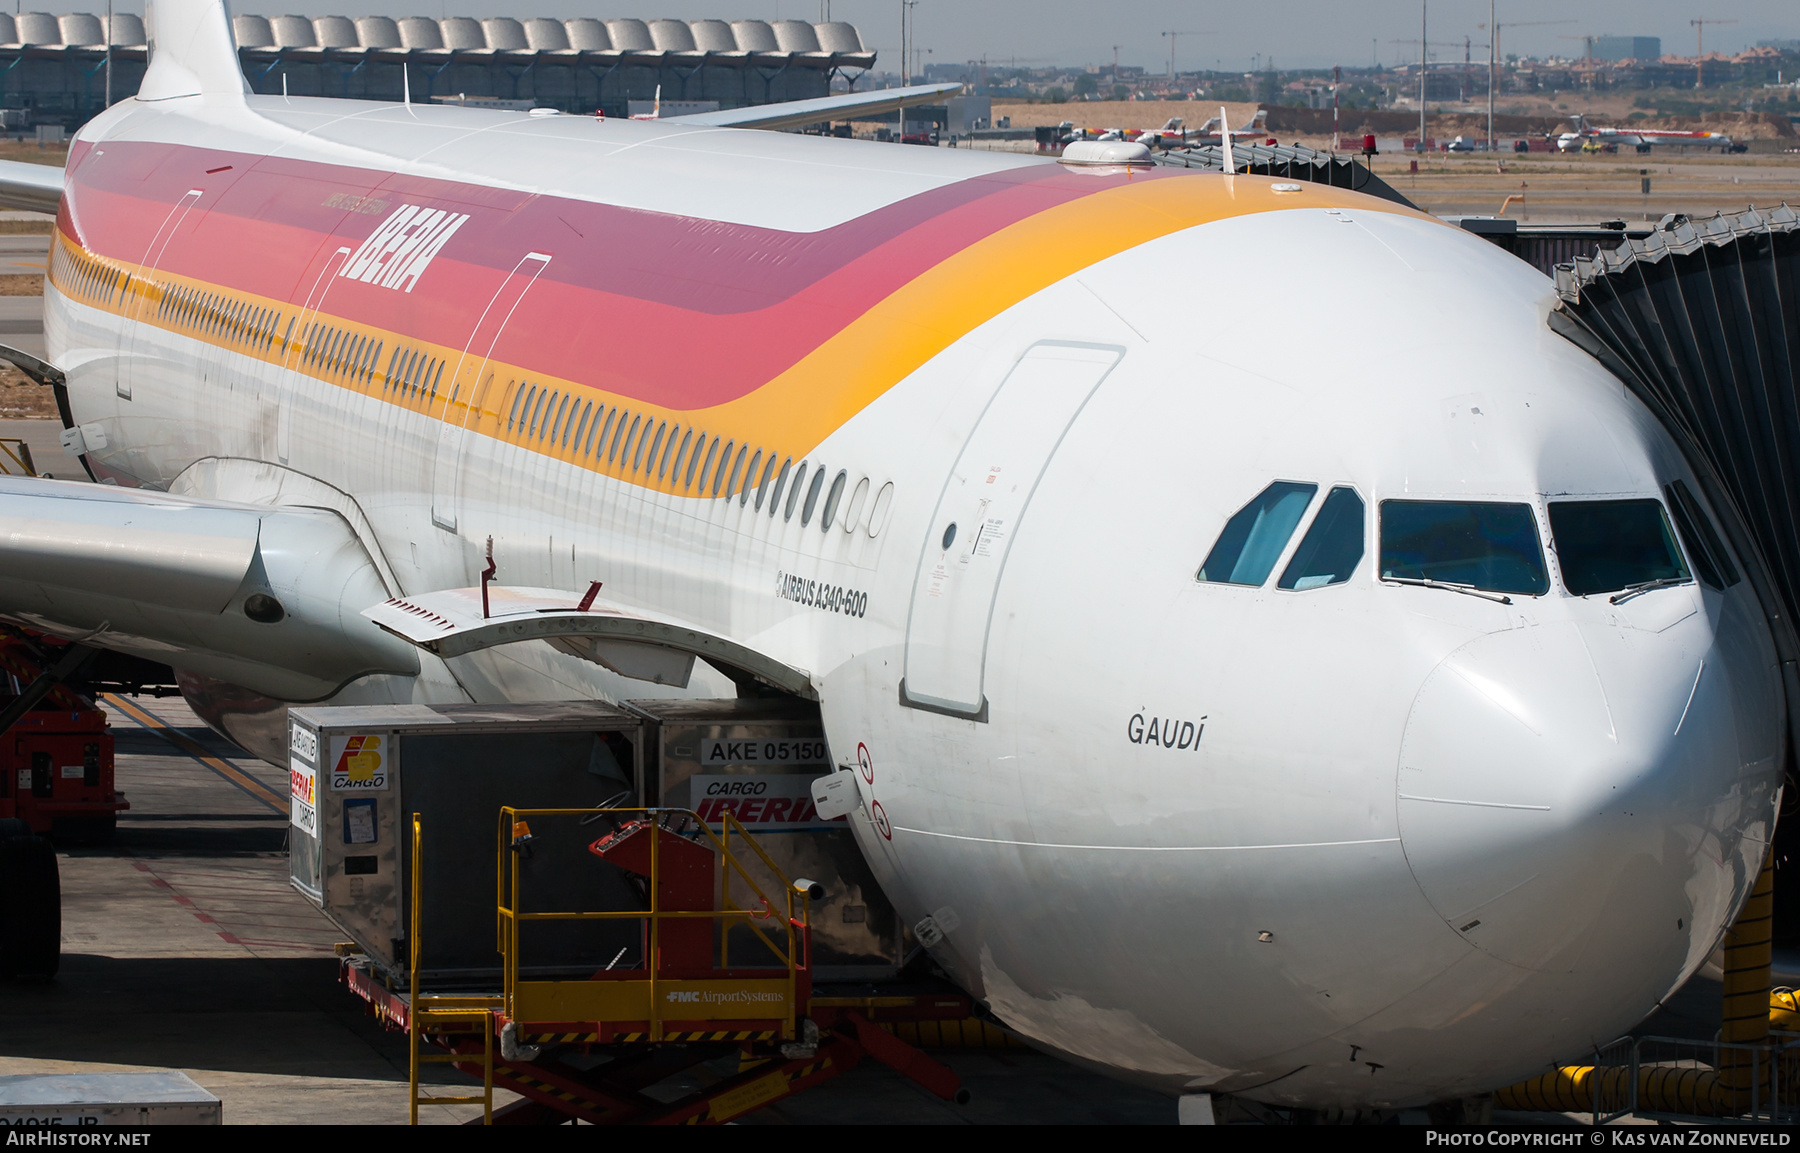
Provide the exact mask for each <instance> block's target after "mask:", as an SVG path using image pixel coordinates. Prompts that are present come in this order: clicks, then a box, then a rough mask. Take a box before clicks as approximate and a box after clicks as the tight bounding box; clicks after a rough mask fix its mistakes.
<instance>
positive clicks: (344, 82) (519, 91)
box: [0, 12, 875, 131]
mask: <svg viewBox="0 0 1800 1153" xmlns="http://www.w3.org/2000/svg"><path fill="white" fill-rule="evenodd" d="M106 23H107V22H106V19H105V18H104V17H102V16H95V15H92V14H90V13H85V12H75V13H70V14H68V15H64V16H53V15H49V14H47V13H41V12H31V13H24V14H22V15H17V16H14V15H9V14H0V108H5V109H7V110H8V114H7V116H6V118H5V119H6V127H7V128H8V129H10V130H18V129H29V128H30V127H31V126H33V125H61V126H63V127H64V128H65V129H67V130H69V131H73V130H74V129H75V128H77V127H79V126H80V125H81V124H83V123H85V122H86V121H87V120H88V119H90V118H91V117H93V116H94V115H95V114H97V113H98V112H99V111H100V110H101V109H103V108H105V107H106V101H107V96H108V87H109V79H108V73H109V72H110V95H111V98H112V99H113V100H114V101H117V100H120V99H123V98H125V97H127V96H130V95H132V94H133V93H135V92H136V91H137V87H138V83H139V81H140V80H141V79H142V77H143V74H144V60H145V55H146V48H145V44H146V37H145V34H144V23H143V20H142V19H141V18H139V17H137V16H131V15H119V16H114V17H113V18H112V27H111V28H110V29H108V28H107V27H106ZM232 24H233V30H234V31H235V32H236V34H237V42H238V54H239V56H240V57H241V58H242V60H243V65H244V75H245V76H246V77H247V78H248V79H249V81H250V84H251V86H252V87H253V88H254V89H255V90H256V91H257V92H261V93H269V94H274V93H280V92H282V91H283V90H284V89H285V90H286V91H287V92H290V93H292V94H293V95H295V96H340V97H347V98H350V99H367V100H398V99H400V97H401V92H402V85H403V82H404V81H403V77H402V70H403V69H408V70H410V81H411V86H412V96H413V99H414V100H420V101H424V100H432V99H444V98H456V97H464V98H466V99H468V100H469V101H470V102H474V101H477V100H481V101H488V100H501V101H523V102H526V103H527V104H528V105H535V106H539V107H550V108H558V109H561V110H562V111H564V112H575V113H593V112H595V111H604V112H605V113H606V115H608V116H624V115H626V114H627V113H628V112H629V111H631V110H632V109H631V102H633V101H650V100H652V99H654V98H655V97H656V94H657V91H658V89H660V90H661V93H662V98H663V101H664V103H665V107H666V106H667V105H668V104H670V103H671V102H680V103H688V102H697V101H704V102H709V103H710V104H716V105H717V106H718V107H720V108H738V107H743V106H745V105H751V104H768V103H774V102H777V101H784V100H803V99H807V98H810V97H816V96H824V95H826V94H828V93H829V92H830V90H831V82H832V79H833V78H834V77H835V76H840V75H842V76H846V77H848V78H850V79H854V78H856V77H857V76H859V75H860V74H861V73H863V72H864V71H867V70H868V68H869V67H870V66H871V65H872V64H873V63H874V62H875V54H874V53H873V52H871V51H869V50H867V49H866V48H865V47H864V46H863V42H862V37H861V36H860V35H858V33H857V30H856V29H855V27H853V26H852V25H849V24H845V23H841V22H833V23H822V24H813V23H808V22H806V21H803V20H774V21H765V20H734V21H724V20H629V19H622V20H600V19H595V18H591V17H578V18H576V19H571V20H548V19H529V20H519V19H514V18H513V17H510V16H495V17H490V18H488V19H484V20H477V19H473V18H471V17H467V16H451V17H446V18H444V19H432V18H428V17H423V16H408V17H403V18H400V19H392V18H390V17H387V16H362V17H355V18H352V17H348V16H320V17H317V18H308V17H304V16H250V15H245V16H236V17H234V18H233V20H232ZM108 40H110V41H111V51H110V53H109V52H108V45H107V42H108ZM109 57H110V64H111V67H110V69H109V68H108V62H109Z"/></svg>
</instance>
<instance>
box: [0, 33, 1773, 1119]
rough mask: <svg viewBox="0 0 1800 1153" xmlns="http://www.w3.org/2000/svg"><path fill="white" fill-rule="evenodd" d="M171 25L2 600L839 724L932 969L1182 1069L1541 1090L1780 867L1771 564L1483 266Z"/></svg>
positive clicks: (141, 635) (235, 714) (1491, 259)
mask: <svg viewBox="0 0 1800 1153" xmlns="http://www.w3.org/2000/svg"><path fill="white" fill-rule="evenodd" d="M153 25H154V28H153V32H154V47H153V55H152V60H151V63H150V67H149V70H148V73H147V75H146V77H145V79H144V85H143V90H142V91H141V92H140V93H139V95H138V96H137V97H136V98H135V99H132V100H128V101H125V102H123V103H121V104H119V105H117V106H115V107H113V108H112V109H110V110H108V111H107V112H106V113H104V114H103V115H101V116H99V117H98V118H96V119H95V120H94V121H92V122H91V123H90V124H88V126H87V127H85V128H84V129H83V130H82V131H81V132H80V134H79V136H78V138H77V140H76V141H75V143H74V146H73V147H72V149H71V151H70V156H69V161H68V166H67V170H66V175H65V176H64V177H63V181H64V183H63V184H62V186H61V206H60V211H59V213H58V218H57V226H56V233H55V238H54V248H53V252H52V256H51V264H50V274H49V282H48V285H47V288H46V295H45V333H46V342H47V345H48V348H49V350H50V359H51V360H52V361H53V362H54V365H55V367H56V368H57V369H60V370H61V372H62V373H64V374H66V386H65V392H66V405H67V421H68V423H69V425H70V426H71V428H72V430H73V431H72V432H70V433H69V437H70V439H71V441H72V442H73V443H74V446H75V447H76V448H77V449H79V450H80V451H82V452H83V453H84V456H85V459H86V461H87V462H88V463H89V465H90V466H91V467H92V469H93V471H94V473H95V474H96V475H97V476H98V478H99V479H100V480H101V481H102V484H100V485H90V484H75V483H66V482H55V481H23V480H22V481H16V482H10V483H9V484H8V485H7V487H5V488H4V490H0V526H3V529H4V539H5V542H6V543H5V545H4V547H5V549H6V559H5V562H4V566H3V569H0V613H4V615H6V616H7V617H8V618H10V619H12V620H15V621H19V622H25V623H28V624H29V625H31V626H32V627H35V628H39V629H44V630H48V631H51V632H54V633H56V634H59V635H62V636H65V637H75V638H84V639H85V640H86V641H87V643H90V644H95V645H102V646H108V647H112V648H116V649H119V650H122V651H128V652H133V653H139V654H144V655H149V656H152V657H154V658H156V659H158V660H161V661H163V662H165V663H168V664H172V665H174V666H176V667H177V668H179V669H181V670H182V672H183V674H184V683H185V684H186V685H187V686H188V690H189V692H190V695H191V697H192V698H193V699H194V700H195V701H196V702H197V704H198V706H199V707H200V708H201V709H202V710H203V711H204V712H205V713H206V714H207V715H208V716H210V717H211V718H213V719H214V720H215V722H216V723H218V724H219V725H220V727H222V728H223V729H225V730H226V731H227V732H231V733H234V734H236V735H237V736H238V737H239V738H240V739H241V740H243V741H245V742H246V743H248V744H250V745H252V746H253V747H256V748H259V749H260V750H261V751H263V752H264V753H266V754H268V755H270V756H272V757H275V758H276V759H278V760H279V759H280V758H281V756H282V752H281V736H282V726H281V723H280V721H279V717H280V715H281V714H280V712H279V708H278V705H279V703H280V702H296V701H320V700H331V701H335V702H340V703H359V702H392V701H401V702H419V703H427V704H429V703H436V702H446V701H463V700H475V701H483V702H502V701H519V700H534V699H567V698H570V697H594V696H605V697H618V698H627V697H636V696H645V695H651V694H652V693H654V692H663V693H687V694H693V695H702V694H705V695H719V694H722V693H723V694H729V693H730V692H732V685H731V681H732V680H736V681H739V682H742V683H749V682H752V681H754V682H761V683H764V684H767V685H772V686H775V687H776V688H779V689H781V690H783V691H786V692H789V693H792V694H795V695H797V696H801V697H806V698H812V699H816V700H817V701H818V702H819V705H820V707H821V710H822V714H823V718H824V724H825V729H826V733H827V737H828V741H829V744H830V747H831V749H832V751H833V754H834V756H835V759H836V761H837V763H839V764H840V765H843V766H848V767H849V768H850V769H851V770H852V771H853V772H854V775H855V781H856V787H857V789H858V790H860V793H859V798H858V804H857V807H856V809H855V810H854V812H853V813H852V814H851V819H852V822H853V824H854V827H855V829H856V834H857V837H858V838H859V840H860V843H861V845H862V847H863V849H864V851H865V852H866V854H867V856H868V858H869V860H870V862H871V864H872V866H873V868H874V869H875V871H876V873H877V875H878V877H879V879H880V881H881V883H882V885H883V886H884V888H885V889H886V891H887V893H888V895H889V896H890V897H891V898H892V900H893V901H894V903H895V904H896V905H897V907H898V908H899V909H900V910H901V911H902V913H903V915H904V916H905V918H906V920H907V923H908V924H910V925H913V926H914V927H915V931H916V933H917V935H918V936H919V938H920V940H921V941H922V942H924V943H925V944H927V945H928V947H929V948H930V950H931V953H932V955H933V956H934V957H935V958H936V959H937V960H938V961H939V962H940V963H941V964H942V966H943V967H944V968H945V969H946V970H947V971H948V972H949V973H951V974H952V975H953V976H954V977H955V979H956V980H958V981H960V982H961V983H962V984H963V985H965V986H966V987H967V988H968V989H969V990H970V991H971V992H972V993H973V994H974V995H975V996H977V997H978V998H980V1000H981V1001H983V1002H984V1003H985V1004H986V1005H988V1006H989V1007H990V1008H991V1009H992V1010H993V1012H994V1013H995V1014H997V1015H998V1017H999V1018H1000V1019H1002V1020H1003V1021H1005V1022H1006V1023H1007V1024H1008V1025H1009V1026H1011V1027H1013V1028H1015V1029H1017V1030H1018V1031H1020V1032H1021V1033H1023V1034H1024V1035H1026V1036H1028V1037H1030V1038H1032V1039H1034V1040H1035V1041H1036V1042H1038V1043H1040V1044H1042V1045H1044V1046H1046V1047H1048V1048H1051V1049H1054V1050H1057V1051H1060V1052H1062V1053H1065V1054H1067V1055H1069V1056H1070V1057H1072V1058H1074V1059H1076V1060H1079V1061H1081V1062H1085V1063H1087V1064H1089V1065H1091V1066H1094V1067H1098V1068H1103V1069H1106V1070H1110V1071H1112V1072H1114V1073H1117V1074H1118V1075H1121V1076H1124V1077H1129V1078H1134V1079H1137V1080H1139V1081H1142V1082H1145V1083H1150V1084H1154V1085H1158V1086H1162V1087H1165V1088H1167V1089H1170V1090H1173V1091H1177V1092H1232V1093H1238V1094H1242V1095H1245V1096H1247V1097H1249V1098H1252V1099H1258V1100H1262V1101H1265V1102H1272V1103H1286V1104H1298V1105H1308V1106H1322V1107H1323V1106H1334V1105H1364V1104H1373V1105H1382V1104H1386V1105H1400V1104H1406V1103H1418V1102H1428V1101H1433V1100H1439V1099H1444V1098H1449V1097H1454V1096H1459V1095H1465V1094H1469V1093H1474V1092H1479V1091H1482V1090H1486V1089H1489V1088H1492V1087H1494V1086H1497V1085H1501V1084H1505V1083H1508V1082H1511V1081H1513V1080H1515V1079H1517V1078H1520V1077H1522V1076H1525V1075H1529V1074H1531V1073H1533V1072H1534V1071H1538V1070H1541V1069H1542V1068H1544V1067H1545V1065H1546V1063H1547V1062H1550V1061H1553V1060H1555V1059H1557V1058H1559V1057H1564V1056H1569V1055H1574V1054H1578V1053H1580V1052H1582V1051H1583V1050H1585V1049H1586V1048H1587V1047H1588V1046H1590V1045H1592V1044H1594V1043H1597V1042H1605V1041H1607V1040H1609V1039H1611V1038H1612V1037H1613V1036H1615V1035H1616V1034H1618V1033H1620V1032H1621V1031H1623V1030H1625V1029H1628V1028H1629V1027H1631V1026H1632V1025H1633V1024H1634V1023H1635V1022H1637V1021H1638V1020H1639V1019H1640V1018H1642V1017H1643V1016H1644V1015H1645V1014H1647V1013H1648V1012H1649V1011H1650V1010H1651V1009H1652V1008H1653V1007H1654V1006H1655V1005H1656V1004H1657V1002H1658V1000H1659V999H1660V998H1662V997H1663V996H1665V995H1666V994H1667V993H1669V992H1670V991H1671V990H1672V989H1674V988H1675V987H1677V986H1678V985H1680V984H1681V983H1682V982H1683V981H1684V980H1685V979H1686V978H1687V977H1688V976H1689V974H1691V973H1692V972H1693V971H1694V970H1695V969H1696V967H1698V966H1699V965H1700V964H1701V963H1702V961H1703V960H1704V958H1705V957H1706V956H1707V954H1708V953H1709V951H1710V950H1712V949H1713V947H1714V946H1715V944H1716V943H1717V942H1718V940H1719V938H1720V934H1721V932H1722V930H1723V928H1724V927H1725V926H1726V925H1727V924H1728V922H1729V921H1730V920H1731V918H1732V916H1733V915H1734V913H1735V911H1736V910H1737V909H1738V908H1739V906H1740V904H1741V903H1742V901H1743V899H1744V898H1745V896H1746V893H1747V889H1748V886H1749V884H1750V882H1751V881H1752V880H1753V878H1754V876H1755V874H1756V873H1757V871H1758V868H1759V865H1760V862H1761V861H1762V858H1763V855H1764V852H1765V848H1766V846H1767V844H1768V841H1769V838H1770V835H1771V832H1772V826H1773V822H1774V819H1775V812H1776V804H1777V793H1778V785H1779V782H1780V779H1781V765H1782V758H1783V756H1784V752H1785V750H1784V736H1783V733H1784V728H1783V724H1782V719H1783V708H1784V702H1783V694H1782V686H1781V683H1780V680H1779V678H1778V676H1777V673H1776V669H1775V656H1774V650H1773V647H1772V641H1771V638H1770V635H1769V632H1768V626H1767V622H1766V620H1765V618H1764V616H1763V615H1762V613H1761V612H1760V610H1759V609H1758V607H1757V604H1756V602H1755V599H1754V597H1753V594H1752V592H1751V591H1750V582H1749V581H1748V580H1744V579H1741V577H1742V576H1743V573H1744V566H1745V565H1746V564H1747V563H1751V561H1749V560H1747V559H1746V558H1743V557H1739V556H1736V555H1733V554H1732V553H1731V552H1730V550H1728V549H1727V548H1726V547H1725V546H1724V545H1722V544H1721V543H1720V537H1719V533H1718V531H1717V528H1716V525H1715V522H1714V520H1713V517H1714V512H1713V511H1712V510H1711V509H1709V508H1708V507H1707V506H1706V504H1705V503H1704V502H1703V500H1702V499H1700V497H1699V496H1698V493H1699V491H1700V489H1699V486H1698V484H1697V483H1696V480H1695V478H1694V476H1693V475H1692V474H1691V472H1690V470H1689V467H1688V465H1687V464H1685V463H1684V462H1683V458H1682V456H1681V454H1680V452H1679V451H1678V449H1677V447H1676V445H1675V444H1674V443H1673V442H1672V441H1671V439H1670V438H1669V436H1668V435H1667V434H1666V433H1665V432H1664V431H1663V429H1662V428H1661V427H1660V426H1659V425H1658V424H1657V422H1656V421H1655V420H1654V419H1652V417H1651V415H1650V413H1649V412H1648V411H1647V410H1646V409H1644V408H1643V407H1642V406H1641V405H1640V404H1639V403H1638V402H1637V401H1636V400H1635V399H1633V397H1632V396H1630V395H1629V394H1628V393H1627V392H1626V391H1625V390H1624V389H1623V388H1622V387H1621V385H1620V384H1619V382H1618V381H1617V380H1615V379H1614V378H1613V377H1611V376H1610V375H1608V374H1607V373H1606V372H1605V371H1604V370H1603V369H1602V367H1601V366H1600V365H1599V364H1598V363H1597V362H1595V361H1594V360H1592V359H1590V358H1589V357H1588V356H1587V355H1586V354H1584V353H1583V352H1581V351H1580V350H1579V349H1577V348H1576V347H1575V346H1573V345H1572V344H1569V343H1567V342H1566V341H1564V340H1563V339H1561V338H1560V337H1558V336H1556V335H1554V334H1553V333H1552V332H1551V331H1550V329H1549V328H1548V327H1547V326H1546V325H1545V323H1544V314H1545V310H1546V309H1547V308H1549V307H1550V303H1549V302H1550V300H1551V290H1550V284H1549V282H1548V281H1546V280H1545V279H1544V278H1543V277H1542V276H1541V275H1540V274H1539V273H1537V272H1536V271H1534V270H1533V269H1531V268H1530V267H1529V266H1527V265H1525V264H1524V263H1522V262H1520V261H1518V260H1516V259H1514V258H1513V257H1511V256H1509V255H1507V254H1506V253H1504V252H1502V251H1500V250H1499V249H1497V248H1494V247H1491V246H1489V245H1488V244H1486V243H1485V242H1484V241H1482V240H1480V239H1478V238H1475V237H1472V236H1470V235H1468V234H1466V233H1463V232H1461V231H1459V230H1457V229H1455V228H1452V227H1448V226H1446V225H1444V224H1442V223H1440V222H1438V221H1436V220H1433V219H1432V218H1430V217H1428V216H1426V215H1424V214H1422V213H1419V212H1416V211H1412V210H1410V209H1407V208H1404V207H1402V206H1399V205H1396V204H1393V203H1389V202H1386V201H1381V200H1375V199H1370V198H1367V197H1364V196H1361V195H1357V194H1353V193H1350V192H1347V191H1344V190H1341V189H1333V188H1329V187H1325V186H1320V185H1304V186H1303V185H1298V184H1287V183H1283V182H1282V181H1280V180H1272V179H1263V178H1258V177H1251V176H1235V177H1232V176H1224V175H1216V174H1206V173H1192V172H1185V171H1173V170H1162V169H1153V168H1147V167H1139V166H1135V165H1132V164H1110V165H1108V164H1100V165H1088V166H1079V165H1070V164H1060V163H1057V162H1054V161H1047V160H1040V159H1037V158H1031V157H1014V156H1004V155H993V154H982V153H971V152H969V151H966V150H955V151H952V150H941V151H940V150H932V149H919V148H893V147H887V146H884V145H880V144H875V143H867V142H858V141H850V140H837V139H827V138H818V137H802V136H795V135H785V134H781V133H776V132H754V131H745V130H742V129H736V128H728V127H719V126H717V125H719V124H723V123H727V122H729V117H728V116H721V117H719V118H717V119H715V120H714V121H712V122H710V123H709V122H708V121H707V120H706V119H705V118H700V119H699V120H698V121H696V120H694V119H692V118H688V119H684V118H680V117H676V118H667V119H662V120H658V121H651V122H641V123H634V122H632V121H629V120H619V119H608V120H605V121H599V120H596V119H593V118H588V117H576V116H567V115H557V114H553V113H552V114H543V115H540V114H536V113H533V114H525V113H512V112H500V111H483V110H475V109H463V108H448V107H424V106H410V105H406V104H386V103H357V102H350V101H340V100H323V99H291V100H290V99H287V98H285V97H278V96H256V95H251V94H249V93H248V91H247V88H246V85H245V83H244V80H243V77H242V75H241V74H240V71H239V68H238V64H237V58H236V55H235V53H234V51H233V47H232V43H231V35H230V30H229V27H230V26H229V23H228V21H227V15H226V13H225V11H224V8H223V6H222V5H221V3H219V0H159V2H158V3H157V5H156V7H155V12H154V19H153ZM1086 147H1089V148H1100V149H1101V150H1102V153H1104V152H1105V150H1106V149H1108V148H1111V149H1123V150H1126V151H1129V150H1130V146H1128V145H1112V146H1093V145H1090V146H1086ZM1101 159H1105V156H1104V155H1102V156H1101ZM1126 159H1129V157H1127V158H1126ZM8 180H9V181H14V182H15V185H16V186H18V187H24V186H26V185H28V184H29V183H30V181H29V179H28V178H26V177H17V176H15V175H13V174H11V173H10V171H9V175H8ZM1272 318H1278V319H1272ZM1252 323H1255V324H1256V325H1257V326H1258V327H1260V328H1261V329H1262V330H1264V331H1270V330H1271V325H1272V324H1278V326H1279V331H1280V333H1281V339H1279V340H1273V341H1269V340H1265V341H1259V342H1256V343H1254V344H1249V343H1244V342H1238V341H1233V340H1231V339H1229V338H1227V337H1225V336H1224V335H1222V334H1229V333H1232V332H1234V331H1241V330H1243V329H1245V328H1246V327H1247V326H1249V325H1250V324H1252ZM1351 346H1360V347H1362V348H1365V349H1367V350H1368V351H1367V352H1365V353H1361V354H1353V353H1350V352H1347V351H1346V349H1347V348H1348V347H1351ZM105 482H113V483H112V484H111V485H108V484H106V483H105ZM490 538H491V540H492V550H493V558H494V569H495V571H496V574H497V575H496V576H495V577H494V580H493V581H492V582H491V586H492V587H490V588H489V589H488V592H489V596H490V603H489V605H488V607H487V609H486V611H485V614H484V610H483V607H482V594H481V588H482V587H483V580H482V574H483V572H484V571H485V570H486V569H487V567H488V563H487V559H486V557H487V551H488V541H489V539H490ZM593 581H601V582H603V583H602V585H601V587H600V589H599V590H598V593H597V594H595V595H592V596H590V597H589V599H587V601H586V603H585V605H581V604H578V603H577V602H579V601H581V600H582V599H583V597H584V595H587V594H591V593H593V589H592V584H591V582H593ZM538 610H544V611H538ZM257 708H264V709H273V710H275V711H273V712H265V713H262V714H258V713H257V712H256V709H257ZM259 715H261V716H263V717H265V718H267V717H271V716H272V717H275V718H277V719H276V720H275V721H274V722H273V723H272V724H265V726H264V727H262V728H258V727H257V725H256V723H255V722H256V720H257V717H258V716H259Z"/></svg>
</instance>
